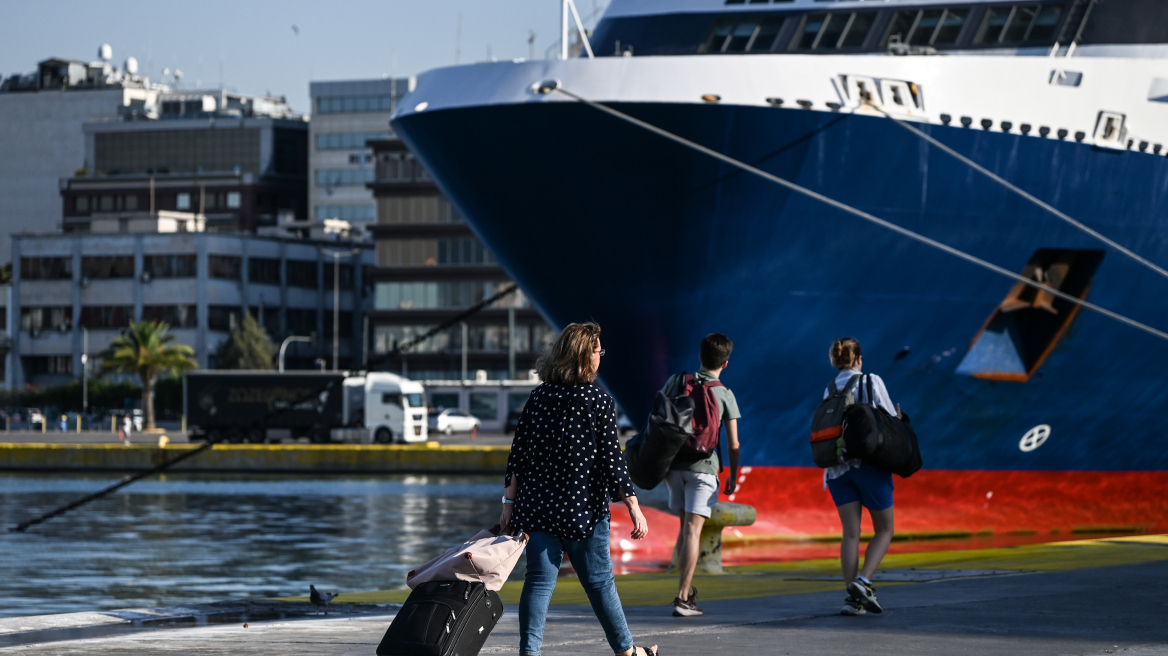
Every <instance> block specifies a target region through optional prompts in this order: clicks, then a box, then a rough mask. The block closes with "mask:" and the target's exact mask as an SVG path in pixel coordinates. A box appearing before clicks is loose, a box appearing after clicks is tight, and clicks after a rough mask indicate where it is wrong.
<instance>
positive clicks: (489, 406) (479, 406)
mask: <svg viewBox="0 0 1168 656" xmlns="http://www.w3.org/2000/svg"><path fill="white" fill-rule="evenodd" d="M470 414H472V415H474V416H475V417H478V418H479V419H486V420H487V421H490V420H492V419H498V418H499V394H498V392H471V393H470Z"/></svg>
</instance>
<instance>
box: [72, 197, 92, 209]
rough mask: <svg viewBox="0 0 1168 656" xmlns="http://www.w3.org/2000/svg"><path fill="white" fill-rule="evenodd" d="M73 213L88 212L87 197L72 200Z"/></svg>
mask: <svg viewBox="0 0 1168 656" xmlns="http://www.w3.org/2000/svg"><path fill="white" fill-rule="evenodd" d="M73 211H75V212H88V211H89V196H77V197H75V198H74V199H73Z"/></svg>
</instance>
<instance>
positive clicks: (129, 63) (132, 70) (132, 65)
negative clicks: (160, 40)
mask: <svg viewBox="0 0 1168 656" xmlns="http://www.w3.org/2000/svg"><path fill="white" fill-rule="evenodd" d="M124 68H125V69H126V72H127V73H129V74H130V75H137V74H138V60H137V59H135V58H133V57H126V64H125V67H124Z"/></svg>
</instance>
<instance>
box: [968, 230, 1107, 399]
mask: <svg viewBox="0 0 1168 656" xmlns="http://www.w3.org/2000/svg"><path fill="white" fill-rule="evenodd" d="M1102 261H1103V251H1101V250H1071V249H1053V248H1043V249H1040V250H1038V251H1037V252H1036V253H1035V254H1034V256H1033V257H1031V258H1030V262H1029V263H1027V265H1026V267H1025V268H1024V269H1023V270H1022V275H1023V276H1024V277H1026V278H1030V279H1031V280H1036V281H1038V282H1041V283H1044V284H1046V285H1047V286H1049V287H1053V288H1055V289H1057V290H1059V291H1061V292H1063V293H1065V294H1069V295H1071V296H1074V297H1076V298H1079V299H1083V300H1086V298H1087V293H1088V291H1089V290H1090V288H1091V282H1092V280H1093V279H1094V277H1095V271H1096V270H1097V269H1098V268H1099V264H1100V263H1101V262H1102ZM1079 309H1080V306H1078V305H1075V304H1074V303H1071V302H1069V301H1064V300H1062V299H1061V298H1057V297H1055V296H1054V295H1053V294H1051V293H1050V292H1046V291H1043V290H1040V289H1036V288H1034V287H1031V286H1029V285H1027V284H1025V283H1022V282H1017V283H1014V286H1013V287H1012V288H1011V289H1010V291H1009V292H1008V293H1007V294H1006V298H1005V299H1004V300H1003V301H1002V302H1001V303H1000V304H999V305H998V307H997V309H996V310H994V312H993V314H991V315H990V318H989V321H987V322H986V324H985V327H984V328H983V329H982V331H981V332H980V333H979V334H978V335H977V336H976V337H975V338H974V340H973V345H972V346H970V348H969V352H968V353H967V354H966V355H965V357H964V358H963V359H962V360H961V363H960V364H959V365H958V366H957V373H959V374H965V375H967V376H973V377H974V378H985V379H990V380H1007V381H1016V382H1026V381H1027V380H1029V379H1030V376H1032V375H1033V374H1034V372H1035V371H1037V370H1038V368H1039V367H1040V366H1041V365H1042V363H1043V361H1044V360H1045V359H1046V357H1047V356H1048V355H1049V354H1050V352H1051V351H1052V350H1053V349H1054V348H1055V346H1056V345H1057V344H1058V341H1059V339H1060V338H1061V337H1062V336H1063V335H1064V334H1066V331H1067V330H1068V329H1069V328H1070V326H1071V323H1072V322H1073V321H1074V320H1075V316H1076V315H1077V314H1078V313H1079Z"/></svg>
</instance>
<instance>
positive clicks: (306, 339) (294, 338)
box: [279, 333, 316, 373]
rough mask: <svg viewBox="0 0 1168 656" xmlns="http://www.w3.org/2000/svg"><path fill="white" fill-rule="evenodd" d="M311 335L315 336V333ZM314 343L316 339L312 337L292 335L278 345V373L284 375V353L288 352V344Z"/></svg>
mask: <svg viewBox="0 0 1168 656" xmlns="http://www.w3.org/2000/svg"><path fill="white" fill-rule="evenodd" d="M313 334H314V335H315V334H316V333H313ZM315 341H316V339H315V338H313V337H298V336H296V335H293V336H291V337H289V338H287V339H285V340H284V343H282V344H280V358H279V360H280V373H284V352H285V351H287V350H288V345H289V344H291V343H292V342H308V343H310V344H311V343H312V342H315Z"/></svg>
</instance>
